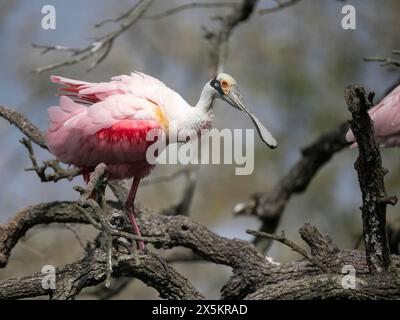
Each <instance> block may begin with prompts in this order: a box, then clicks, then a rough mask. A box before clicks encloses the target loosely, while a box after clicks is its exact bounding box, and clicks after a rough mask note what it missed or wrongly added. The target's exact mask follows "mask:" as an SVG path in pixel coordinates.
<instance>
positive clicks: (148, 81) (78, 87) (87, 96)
mask: <svg viewBox="0 0 400 320" xmlns="http://www.w3.org/2000/svg"><path fill="white" fill-rule="evenodd" d="M50 79H51V81H52V82H54V83H59V84H62V85H64V87H62V88H60V90H61V91H65V93H62V95H66V96H70V97H71V98H72V99H73V100H74V101H76V102H81V103H85V104H92V103H95V102H99V101H103V100H105V99H106V98H107V97H109V96H112V95H116V94H131V95H134V96H136V97H138V98H144V99H148V100H150V101H155V102H160V101H159V100H160V95H162V93H165V92H168V91H171V90H170V89H169V88H168V87H167V86H165V84H164V83H163V82H161V81H159V80H157V79H156V78H153V77H151V76H149V75H146V74H143V73H139V72H133V73H131V75H130V76H126V75H121V76H116V77H113V78H112V79H111V81H110V82H100V83H92V82H85V81H79V80H73V79H68V78H64V77H60V76H51V77H50ZM160 91H161V92H160ZM169 93H170V92H169Z"/></svg>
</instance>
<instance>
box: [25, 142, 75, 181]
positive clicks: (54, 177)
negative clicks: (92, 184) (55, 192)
mask: <svg viewBox="0 0 400 320" xmlns="http://www.w3.org/2000/svg"><path fill="white" fill-rule="evenodd" d="M20 143H21V144H23V145H24V146H25V148H26V149H27V150H28V153H29V159H30V160H31V162H32V168H28V169H25V170H26V171H35V172H36V174H37V175H38V177H39V178H40V181H42V182H49V181H52V182H57V181H59V180H61V179H67V180H69V181H71V180H72V179H73V178H75V177H76V176H78V175H80V174H81V172H80V170H79V168H76V167H72V168H69V169H64V168H63V167H61V163H60V161H58V160H57V159H52V160H47V161H44V162H43V165H41V166H39V165H38V162H37V160H36V157H35V153H34V152H33V147H32V143H31V141H30V140H28V139H26V138H22V139H21V140H20ZM47 169H52V170H53V172H52V173H46V171H47Z"/></svg>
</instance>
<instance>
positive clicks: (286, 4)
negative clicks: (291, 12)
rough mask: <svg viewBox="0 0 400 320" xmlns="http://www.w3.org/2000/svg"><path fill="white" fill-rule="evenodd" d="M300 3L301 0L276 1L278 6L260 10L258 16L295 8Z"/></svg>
mask: <svg viewBox="0 0 400 320" xmlns="http://www.w3.org/2000/svg"><path fill="white" fill-rule="evenodd" d="M298 2H300V0H288V1H282V0H276V6H274V7H271V8H265V9H260V10H258V14H260V15H263V14H267V13H272V12H276V11H279V10H282V9H284V8H287V7H290V6H293V5H295V4H296V3H298Z"/></svg>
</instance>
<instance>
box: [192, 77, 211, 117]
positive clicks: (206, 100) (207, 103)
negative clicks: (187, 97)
mask: <svg viewBox="0 0 400 320" xmlns="http://www.w3.org/2000/svg"><path fill="white" fill-rule="evenodd" d="M214 99H215V95H214V92H213V91H212V90H211V88H210V85H209V84H208V83H206V85H205V86H204V88H203V90H202V91H201V95H200V99H199V101H198V102H197V104H196V107H195V108H197V109H198V110H201V111H203V112H204V113H206V112H208V111H209V110H210V109H211V106H212V103H213V101H214Z"/></svg>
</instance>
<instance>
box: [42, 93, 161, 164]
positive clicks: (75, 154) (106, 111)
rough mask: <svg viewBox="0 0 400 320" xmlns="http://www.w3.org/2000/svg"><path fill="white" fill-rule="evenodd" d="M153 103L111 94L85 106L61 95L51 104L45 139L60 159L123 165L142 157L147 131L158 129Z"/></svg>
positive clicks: (144, 152) (146, 143) (80, 162)
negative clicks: (58, 100)
mask: <svg viewBox="0 0 400 320" xmlns="http://www.w3.org/2000/svg"><path fill="white" fill-rule="evenodd" d="M155 108H157V106H156V105H154V104H153V103H151V102H150V101H148V100H146V99H139V98H137V97H135V96H133V95H130V94H119V95H112V96H109V97H108V98H105V99H104V100H103V101H100V102H97V103H94V104H93V105H91V106H89V107H85V106H82V105H80V104H78V103H76V102H74V101H73V100H72V99H70V98H68V97H65V96H61V98H60V106H59V107H51V108H49V110H48V114H49V122H50V125H49V130H48V132H47V133H46V140H47V143H48V146H49V149H50V151H51V152H52V153H53V154H54V155H55V156H56V157H57V158H58V159H60V160H61V161H63V162H65V163H68V164H74V165H77V166H81V167H91V166H95V165H97V164H99V163H101V162H104V163H106V164H112V165H127V164H129V163H135V162H138V161H143V160H145V154H146V149H147V147H148V146H149V144H151V143H152V142H149V141H146V135H147V133H148V132H149V131H150V130H153V129H154V130H162V127H161V126H160V124H159V122H158V121H157V119H156V117H155V113H154V110H155Z"/></svg>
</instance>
